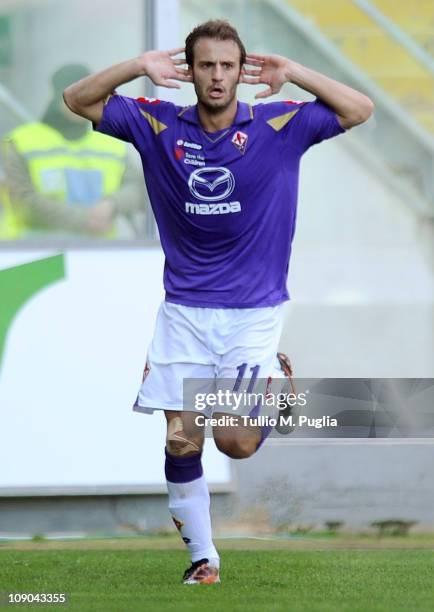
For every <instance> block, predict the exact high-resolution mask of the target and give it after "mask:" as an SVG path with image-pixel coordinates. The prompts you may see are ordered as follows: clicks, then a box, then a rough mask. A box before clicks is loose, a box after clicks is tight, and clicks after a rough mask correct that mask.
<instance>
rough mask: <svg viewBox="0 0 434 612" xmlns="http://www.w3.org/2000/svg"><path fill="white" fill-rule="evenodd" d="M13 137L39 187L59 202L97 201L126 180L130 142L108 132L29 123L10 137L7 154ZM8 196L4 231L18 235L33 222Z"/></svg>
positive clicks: (35, 183)
mask: <svg viewBox="0 0 434 612" xmlns="http://www.w3.org/2000/svg"><path fill="white" fill-rule="evenodd" d="M9 143H12V144H13V145H14V147H15V148H16V150H17V151H18V152H19V153H20V155H21V156H22V157H23V158H24V159H25V160H26V162H27V168H28V171H29V174H30V178H31V180H32V183H33V185H34V188H35V190H36V191H38V192H39V193H43V194H46V195H49V196H50V197H52V198H53V199H56V200H58V201H59V204H63V205H67V204H68V203H69V204H70V205H71V204H72V205H74V204H76V203H78V204H81V205H91V204H92V203H96V202H97V201H98V200H100V199H102V198H104V197H106V196H109V195H110V194H111V193H114V192H116V191H117V190H118V189H119V187H120V185H121V182H122V177H123V174H124V172H125V166H126V154H127V150H126V146H125V144H124V143H123V142H121V141H119V140H116V139H115V138H111V137H109V136H106V135H105V134H100V133H99V132H94V131H92V130H90V131H89V132H87V133H86V134H85V135H84V136H83V137H82V138H79V139H78V140H67V139H66V138H64V137H63V136H62V134H61V133H60V132H59V131H57V130H55V129H54V128H52V127H50V126H49V125H45V124H43V123H27V124H24V125H21V126H19V127H17V128H15V129H14V130H13V131H12V132H11V133H10V134H9V135H8V136H6V137H5V139H4V141H3V149H4V154H5V155H7V147H8V144H9ZM6 182H7V181H6ZM2 196H3V198H2V201H3V207H4V223H3V225H4V228H3V235H4V236H7V237H9V238H18V237H20V236H21V235H22V234H24V233H25V232H26V231H27V230H29V229H31V228H30V227H29V226H28V225H27V223H26V221H25V219H24V218H23V217H22V215H21V214H20V206H15V207H14V206H13V202H11V201H10V198H9V197H8V194H2ZM110 235H113V232H110Z"/></svg>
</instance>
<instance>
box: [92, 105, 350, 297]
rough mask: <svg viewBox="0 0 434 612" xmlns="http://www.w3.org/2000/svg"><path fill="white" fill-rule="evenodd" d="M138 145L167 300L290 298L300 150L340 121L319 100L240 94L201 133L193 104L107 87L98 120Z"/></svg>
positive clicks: (328, 135)
mask: <svg viewBox="0 0 434 612" xmlns="http://www.w3.org/2000/svg"><path fill="white" fill-rule="evenodd" d="M96 129H97V130H98V131H100V132H103V133H104V134H109V135H110V136H114V137H116V138H120V139H121V140H125V141H126V142H130V143H132V144H133V145H134V146H135V148H136V149H137V151H138V152H139V153H140V157H141V159H142V164H143V170H144V174H145V180H146V185H147V188H148V193H149V198H150V201H151V205H152V209H153V211H154V214H155V218H156V221H157V225H158V229H159V232H160V239H161V244H162V247H163V250H164V253H165V256H166V261H165V268H164V287H165V290H166V300H167V301H170V302H174V303H176V304H183V305H186V306H199V307H208V308H257V307H263V306H274V305H276V304H279V303H281V302H283V301H285V300H287V299H288V297H289V296H288V291H287V288H286V280H287V274H288V265H289V257H290V253H291V242H292V238H293V236H294V230H295V220H296V209H297V190H298V175H299V165H300V158H301V156H302V155H303V153H304V152H305V151H306V150H307V149H308V148H309V147H310V146H311V145H313V144H316V143H319V142H321V141H322V140H324V139H326V138H332V137H333V136H336V135H337V134H340V133H341V132H344V131H345V130H344V129H343V128H342V127H341V126H340V124H339V123H338V120H337V118H336V115H335V113H334V112H333V111H332V110H331V109H330V108H329V107H327V106H326V105H325V104H323V103H322V102H320V101H319V100H315V101H314V102H306V103H296V102H271V103H268V104H258V105H256V106H254V107H251V106H250V105H249V104H244V103H242V102H238V110H237V114H236V117H235V120H234V123H233V125H232V126H231V127H230V128H228V129H225V130H220V131H219V132H216V133H207V132H205V131H204V130H203V129H202V127H201V124H200V122H199V119H198V114H197V108H196V106H191V107H186V108H182V107H179V106H176V105H174V104H172V103H170V102H162V101H161V102H160V101H159V100H147V99H144V98H139V99H138V100H134V99H133V98H128V97H125V96H120V95H113V96H111V97H110V99H109V100H108V102H107V104H106V105H105V107H104V113H103V117H102V120H101V122H100V123H99V125H98V127H97V128H96Z"/></svg>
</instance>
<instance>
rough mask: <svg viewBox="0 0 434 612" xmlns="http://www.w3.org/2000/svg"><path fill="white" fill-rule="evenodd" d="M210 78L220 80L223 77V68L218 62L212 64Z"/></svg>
mask: <svg viewBox="0 0 434 612" xmlns="http://www.w3.org/2000/svg"><path fill="white" fill-rule="evenodd" d="M212 78H213V81H221V80H222V79H223V68H222V67H221V66H220V64H216V65H215V66H214V70H213V73H212Z"/></svg>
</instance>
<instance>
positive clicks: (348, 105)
mask: <svg viewBox="0 0 434 612" xmlns="http://www.w3.org/2000/svg"><path fill="white" fill-rule="evenodd" d="M247 64H250V65H251V66H253V68H251V69H248V68H247V69H246V68H245V69H244V70H243V76H242V82H244V83H251V84H259V83H265V84H266V85H268V89H266V90H265V91H262V92H260V93H259V94H257V95H256V98H266V97H268V96H271V95H272V94H275V93H277V92H279V91H280V89H281V87H282V85H283V84H284V83H293V84H294V85H297V86H298V87H301V89H304V90H305V91H308V92H309V93H311V94H313V95H314V96H316V97H317V98H319V99H320V100H322V101H323V102H325V104H327V105H328V106H330V108H332V109H333V110H334V111H335V113H336V116H337V118H338V121H339V123H340V124H341V126H342V127H343V128H345V129H349V128H352V127H354V126H355V125H358V124H359V123H363V122H364V121H367V119H369V117H370V116H371V115H372V112H373V110H374V104H373V102H372V100H371V99H370V98H368V96H365V95H364V94H362V93H361V92H360V91H357V90H356V89H353V88H352V87H349V86H348V85H344V84H343V83H340V82H339V81H335V80H334V79H331V78H329V77H327V76H325V75H324V74H321V73H320V72H316V71H315V70H311V69H310V68H306V67H305V66H302V65H301V64H298V63H297V62H294V61H292V60H289V59H287V58H286V57H283V56H281V55H256V54H249V55H248V57H247Z"/></svg>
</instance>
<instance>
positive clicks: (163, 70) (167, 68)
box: [63, 48, 192, 124]
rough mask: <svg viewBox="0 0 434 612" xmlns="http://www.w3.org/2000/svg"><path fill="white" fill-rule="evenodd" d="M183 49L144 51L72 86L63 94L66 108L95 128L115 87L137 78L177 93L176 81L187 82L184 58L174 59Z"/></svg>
mask: <svg viewBox="0 0 434 612" xmlns="http://www.w3.org/2000/svg"><path fill="white" fill-rule="evenodd" d="M182 51H183V48H179V49H172V50H171V51H147V52H146V53H142V55H140V56H139V57H136V58H133V59H130V60H127V61H125V62H122V63H121V64H116V65H115V66H111V67H110V68H106V69H105V70H102V71H101V72H97V73H96V74H92V75H90V76H87V77H85V78H84V79H81V80H80V81H77V82H76V83H73V84H72V85H70V86H69V87H67V88H66V89H65V91H64V92H63V99H64V100H65V104H66V105H67V106H68V108H69V109H70V110H71V111H72V112H73V113H75V114H76V115H80V116H81V117H85V118H86V119H89V120H90V121H92V122H93V123H95V124H98V123H99V122H100V121H101V117H102V113H103V109H104V102H105V100H106V99H107V97H108V96H109V95H110V94H111V93H113V92H114V91H115V89H116V88H117V87H119V86H120V85H123V84H124V83H128V82H129V81H133V80H134V79H137V78H139V77H143V76H147V77H149V78H150V79H151V80H152V82H153V83H154V84H155V85H160V86H162V87H170V88H177V89H179V87H180V85H179V84H178V83H176V81H186V82H191V80H192V78H191V76H190V74H189V72H188V70H187V69H185V68H181V65H182V64H185V59H184V58H175V56H176V55H178V54H179V53H181V52H182Z"/></svg>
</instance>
